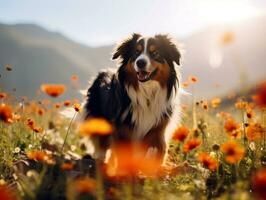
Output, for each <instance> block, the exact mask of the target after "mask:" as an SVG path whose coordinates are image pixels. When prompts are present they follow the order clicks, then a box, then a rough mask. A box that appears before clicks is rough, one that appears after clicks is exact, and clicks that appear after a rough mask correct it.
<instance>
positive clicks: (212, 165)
mask: <svg viewBox="0 0 266 200" xmlns="http://www.w3.org/2000/svg"><path fill="white" fill-rule="evenodd" d="M198 160H199V161H200V162H201V163H202V165H203V167H205V168H207V169H209V170H211V171H214V170H216V169H217V167H218V162H217V160H216V159H215V158H213V157H211V156H210V155H209V154H208V153H206V152H202V153H200V154H199V156H198Z"/></svg>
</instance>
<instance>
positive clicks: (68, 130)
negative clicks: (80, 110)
mask: <svg viewBox="0 0 266 200" xmlns="http://www.w3.org/2000/svg"><path fill="white" fill-rule="evenodd" d="M76 115H77V112H75V114H74V116H73V117H72V119H71V121H70V123H69V126H68V129H67V133H66V136H65V140H64V143H63V145H62V148H61V154H62V153H63V150H64V146H65V144H66V140H67V136H68V134H69V132H70V128H71V125H72V122H73V120H74V119H75V117H76Z"/></svg>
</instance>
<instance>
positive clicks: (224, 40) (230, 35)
mask: <svg viewBox="0 0 266 200" xmlns="http://www.w3.org/2000/svg"><path fill="white" fill-rule="evenodd" d="M234 40H235V34H234V32H231V31H228V32H225V33H224V34H223V35H222V36H221V39H220V42H221V44H223V45H227V44H230V43H232V42H233V41H234Z"/></svg>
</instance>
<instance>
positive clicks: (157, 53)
mask: <svg viewBox="0 0 266 200" xmlns="http://www.w3.org/2000/svg"><path fill="white" fill-rule="evenodd" d="M151 54H152V56H154V57H156V56H158V55H159V52H158V51H153V52H152V53H151Z"/></svg>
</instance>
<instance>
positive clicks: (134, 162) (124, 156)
mask: <svg viewBox="0 0 266 200" xmlns="http://www.w3.org/2000/svg"><path fill="white" fill-rule="evenodd" d="M160 166H161V160H160V159H159V158H158V157H157V156H155V155H148V156H147V148H145V145H142V144H126V143H123V144H116V145H115V146H113V148H112V156H111V158H110V159H109V160H108V163H107V169H106V173H107V175H108V176H110V177H114V176H116V177H131V176H132V175H135V176H136V175H139V174H140V173H141V174H143V175H146V176H154V175H157V173H158V172H159V171H158V170H159V168H160Z"/></svg>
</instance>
